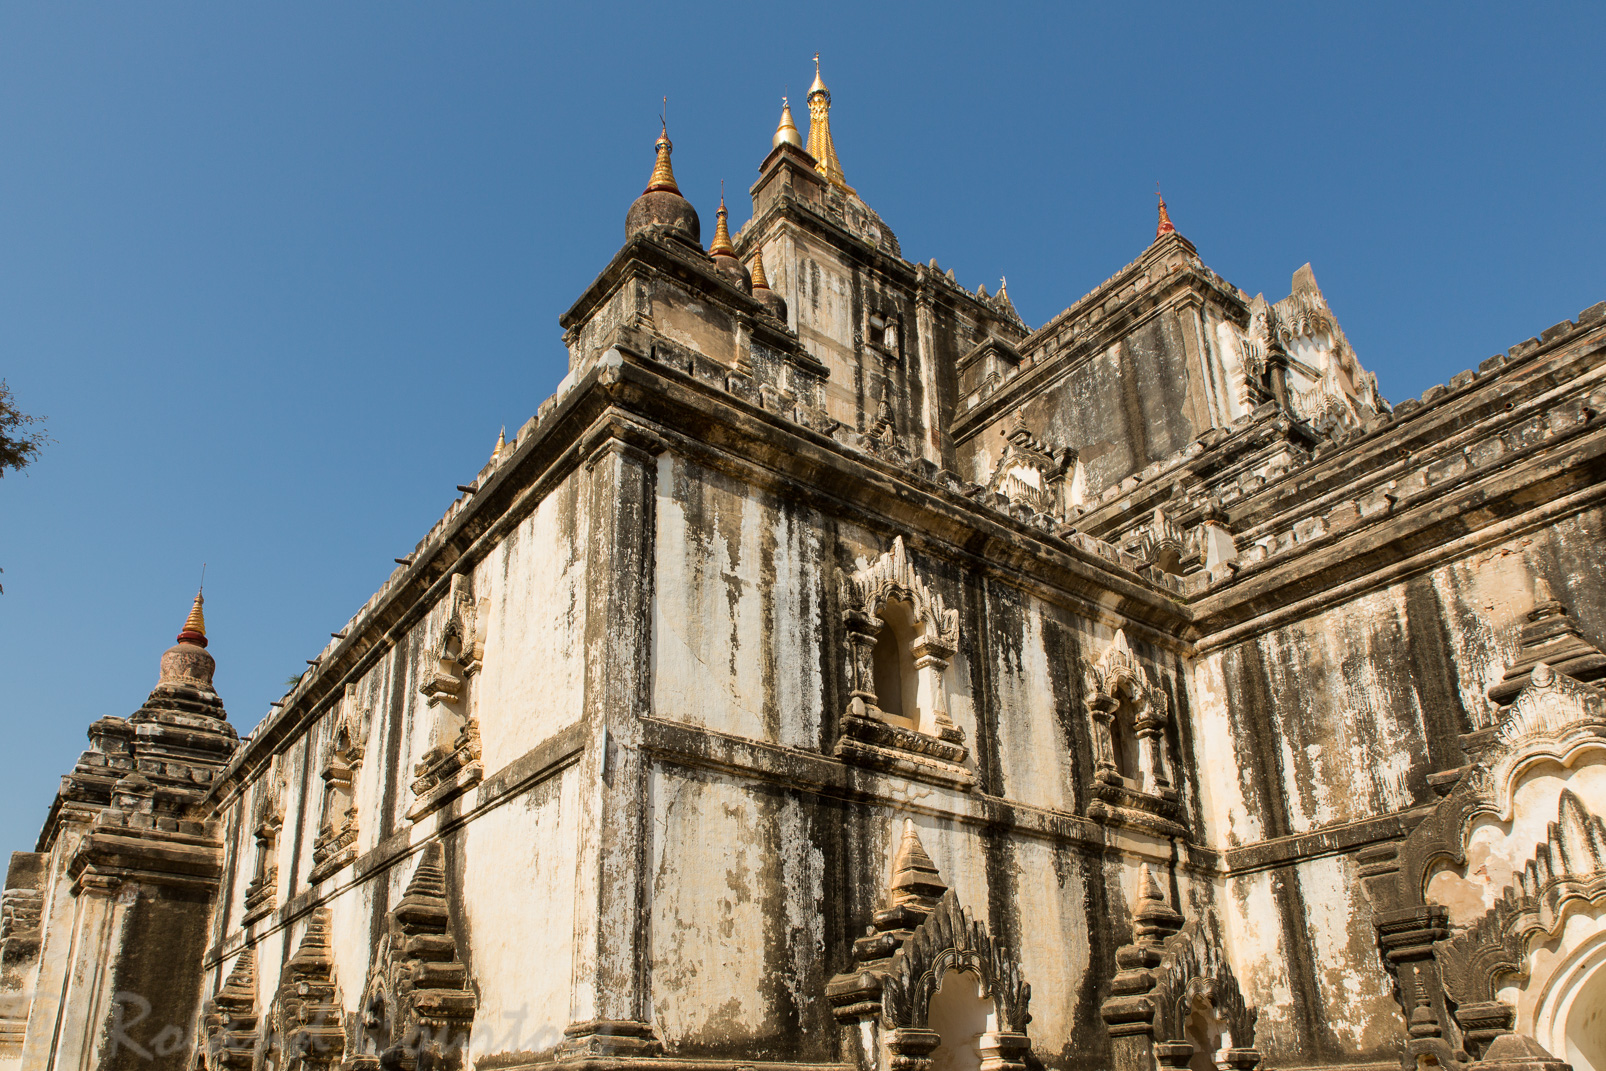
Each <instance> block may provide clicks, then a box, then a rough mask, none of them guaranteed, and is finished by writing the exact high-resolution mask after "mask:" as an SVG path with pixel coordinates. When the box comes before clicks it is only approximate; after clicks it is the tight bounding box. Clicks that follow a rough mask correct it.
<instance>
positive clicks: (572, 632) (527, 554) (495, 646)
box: [469, 480, 590, 775]
mask: <svg viewBox="0 0 1606 1071" xmlns="http://www.w3.org/2000/svg"><path fill="white" fill-rule="evenodd" d="M583 484H584V481H582V480H570V481H568V482H567V483H566V484H565V485H564V486H563V487H562V488H560V489H558V490H557V491H555V492H554V493H553V494H551V495H548V496H547V497H546V498H545V499H544V500H543V501H542V502H541V504H540V505H539V506H538V507H537V508H536V510H535V511H534V512H533V513H532V514H530V516H528V517H526V518H525V519H524V520H523V521H522V522H521V523H520V524H519V525H518V527H516V528H515V529H514V530H513V531H511V532H510V533H508V536H507V538H506V539H504V540H502V542H501V543H499V544H498V545H497V546H496V548H495V549H494V550H493V551H492V552H491V553H490V554H489V555H488V556H487V557H486V558H485V559H484V560H483V561H482V562H481V563H480V564H479V566H478V567H477V568H476V569H475V571H474V597H475V600H476V602H479V601H481V600H489V605H488V606H487V608H486V612H485V613H483V614H482V615H481V617H482V620H483V621H484V623H485V626H484V627H485V638H484V642H485V655H484V662H483V666H482V668H481V669H480V671H479V673H477V674H475V675H474V677H473V678H472V679H471V681H470V685H469V686H470V688H471V689H472V696H471V698H472V702H473V704H474V714H475V716H476V717H477V718H478V719H479V724H480V740H481V744H482V747H483V749H484V750H483V762H484V764H485V771H486V773H487V775H489V774H492V773H495V772H496V771H497V770H499V769H501V768H502V767H503V766H506V765H507V764H508V763H509V762H512V761H513V760H514V759H516V758H518V757H519V756H520V755H523V754H524V753H525V752H527V751H529V750H530V749H531V748H532V747H534V746H536V745H537V744H539V743H540V742H541V741H543V740H545V739H547V738H548V737H550V736H552V735H553V734H554V733H556V732H557V731H558V730H560V729H562V728H563V727H564V726H566V725H570V724H572V723H573V722H575V721H577V720H579V718H580V717H581V714H582V706H583V701H584V695H585V643H584V639H585V620H586V606H585V594H586V541H587V538H588V533H589V530H590V524H589V518H588V516H587V513H586V509H585V506H584V501H583V499H582V497H581V495H580V494H579V488H580V487H581V486H583Z"/></svg>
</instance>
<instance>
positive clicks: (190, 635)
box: [178, 590, 206, 647]
mask: <svg viewBox="0 0 1606 1071" xmlns="http://www.w3.org/2000/svg"><path fill="white" fill-rule="evenodd" d="M204 602H206V600H205V599H204V598H202V597H201V592H200V591H199V590H197V591H196V592H195V602H194V604H192V605H191V606H190V616H188V617H186V618H185V619H184V627H183V628H182V629H180V630H179V633H178V642H179V643H193V644H194V645H195V646H197V647H205V646H206V615H205V614H203V613H202V612H201V604H202V603H204Z"/></svg>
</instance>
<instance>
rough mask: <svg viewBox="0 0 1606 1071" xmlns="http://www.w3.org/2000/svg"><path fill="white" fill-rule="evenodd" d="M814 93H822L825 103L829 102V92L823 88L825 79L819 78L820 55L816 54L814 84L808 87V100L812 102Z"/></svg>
mask: <svg viewBox="0 0 1606 1071" xmlns="http://www.w3.org/2000/svg"><path fill="white" fill-rule="evenodd" d="M816 93H824V94H825V99H826V101H827V102H829V101H830V100H831V91H830V90H829V89H827V88H825V79H823V78H821V77H820V54H819V53H818V52H816V53H815V54H814V82H813V84H811V85H810V86H809V100H811V101H812V100H813V99H814V94H816Z"/></svg>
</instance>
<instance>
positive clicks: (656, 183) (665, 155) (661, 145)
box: [641, 97, 680, 193]
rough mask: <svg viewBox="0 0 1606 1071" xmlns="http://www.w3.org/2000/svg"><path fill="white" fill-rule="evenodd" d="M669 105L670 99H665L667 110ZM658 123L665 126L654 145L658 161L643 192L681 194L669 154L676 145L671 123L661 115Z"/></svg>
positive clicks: (654, 164)
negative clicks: (671, 134)
mask: <svg viewBox="0 0 1606 1071" xmlns="http://www.w3.org/2000/svg"><path fill="white" fill-rule="evenodd" d="M668 105H669V98H668V97H665V98H664V106H665V107H666V108H667V107H668ZM658 121H659V122H660V123H662V124H663V133H661V134H659V135H658V140H657V141H656V142H654V143H653V148H654V149H655V150H656V151H657V153H658V159H657V160H656V161H655V162H654V163H653V165H652V178H650V179H648V180H647V188H646V189H645V190H642V191H641V192H642V193H655V192H657V191H660V190H661V191H663V192H665V193H679V192H680V187H679V186H677V185H675V170H674V168H672V167H670V166H669V154H670V153H672V152H674V151H675V146H674V143H673V142H671V141H670V140H669V123H668V122H667V121H666V120H665V119H664V117H663V116H661V115H660V116H659V117H658Z"/></svg>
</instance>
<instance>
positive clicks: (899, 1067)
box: [826, 819, 1032, 1071]
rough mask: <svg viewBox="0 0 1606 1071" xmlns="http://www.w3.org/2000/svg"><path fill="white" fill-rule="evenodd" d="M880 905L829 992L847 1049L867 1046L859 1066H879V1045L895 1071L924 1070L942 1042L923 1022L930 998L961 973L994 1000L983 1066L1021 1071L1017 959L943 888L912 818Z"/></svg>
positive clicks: (1025, 1041)
mask: <svg viewBox="0 0 1606 1071" xmlns="http://www.w3.org/2000/svg"><path fill="white" fill-rule="evenodd" d="M886 905H887V906H886V907H885V908H883V909H882V910H880V911H877V912H876V913H875V916H874V922H873V925H871V926H870V927H869V928H868V930H867V931H866V935H865V936H864V937H861V938H859V939H858V940H857V941H855V942H854V943H853V959H854V962H853V964H852V966H851V967H850V968H849V969H848V971H847V972H846V973H843V974H839V975H837V976H836V977H834V978H832V979H831V981H830V982H828V983H827V984H826V997H827V999H829V1000H830V1002H831V1010H832V1014H833V1015H834V1016H835V1018H836V1020H837V1023H838V1024H839V1025H840V1026H841V1027H842V1028H843V1040H844V1043H845V1044H847V1045H848V1046H849V1047H850V1048H859V1047H860V1046H863V1047H864V1050H865V1051H863V1052H862V1053H861V1055H862V1056H863V1057H864V1058H865V1059H866V1060H867V1061H868V1062H867V1063H866V1065H865V1066H875V1064H876V1062H877V1060H876V1049H877V1047H878V1045H879V1042H880V1041H882V1040H884V1041H885V1042H886V1045H887V1048H888V1049H889V1050H890V1051H891V1053H892V1060H891V1067H892V1069H894V1071H930V1069H931V1058H930V1057H931V1053H932V1052H933V1051H934V1050H935V1049H936V1048H937V1046H938V1044H939V1043H940V1042H941V1036H940V1035H939V1034H938V1033H937V1032H936V1031H934V1030H931V1029H930V1023H929V1021H928V1015H929V1014H930V1007H931V998H932V995H933V994H935V993H936V991H937V989H938V987H939V986H941V984H942V979H943V976H944V975H945V974H947V972H948V971H950V970H959V971H965V972H968V973H970V974H972V975H974V976H975V978H976V979H977V981H978V990H979V993H980V995H981V996H982V997H985V998H989V999H991V1000H992V1002H993V1007H994V1010H995V1012H996V1019H997V1023H998V1029H997V1030H994V1031H989V1032H987V1033H984V1034H982V1035H981V1038H980V1039H979V1042H980V1047H981V1050H982V1057H983V1060H982V1066H983V1067H985V1068H987V1069H988V1071H1025V1069H1026V1067H1027V1060H1028V1054H1029V1052H1030V1050H1031V1039H1030V1037H1029V1036H1028V1035H1027V1027H1028V1024H1029V1023H1030V1022H1031V1019H1032V1017H1031V1013H1030V1011H1029V1010H1028V1006H1029V1004H1030V1002H1031V996H1032V987H1031V986H1030V985H1028V984H1027V983H1026V981H1025V980H1024V979H1023V977H1022V975H1021V971H1020V965H1019V962H1018V961H1017V960H1016V958H1015V955H1014V953H1013V951H1012V950H1011V949H1009V948H1007V947H1006V946H1004V945H1003V944H1002V943H1000V942H999V941H997V940H995V939H994V938H993V937H992V936H991V935H990V934H989V933H988V931H987V926H986V923H984V922H980V921H977V920H976V919H974V918H972V917H971V915H970V913H969V912H968V911H967V910H965V908H964V907H963V906H962V905H961V904H960V903H959V898H958V895H957V894H956V893H955V892H954V891H953V890H952V889H950V888H948V885H947V883H946V882H944V881H943V880H942V877H941V876H940V875H939V874H938V873H937V868H936V866H935V865H934V864H933V863H932V861H931V856H930V855H928V854H927V853H926V849H925V847H924V846H923V845H922V844H921V843H920V837H919V835H918V834H917V833H916V832H915V828H914V823H913V822H911V821H910V820H908V819H905V820H904V823H903V836H902V839H901V840H900V841H899V844H898V850H897V852H896V854H895V855H894V857H893V864H892V880H891V881H890V882H889V883H888V886H887V898H886Z"/></svg>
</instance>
